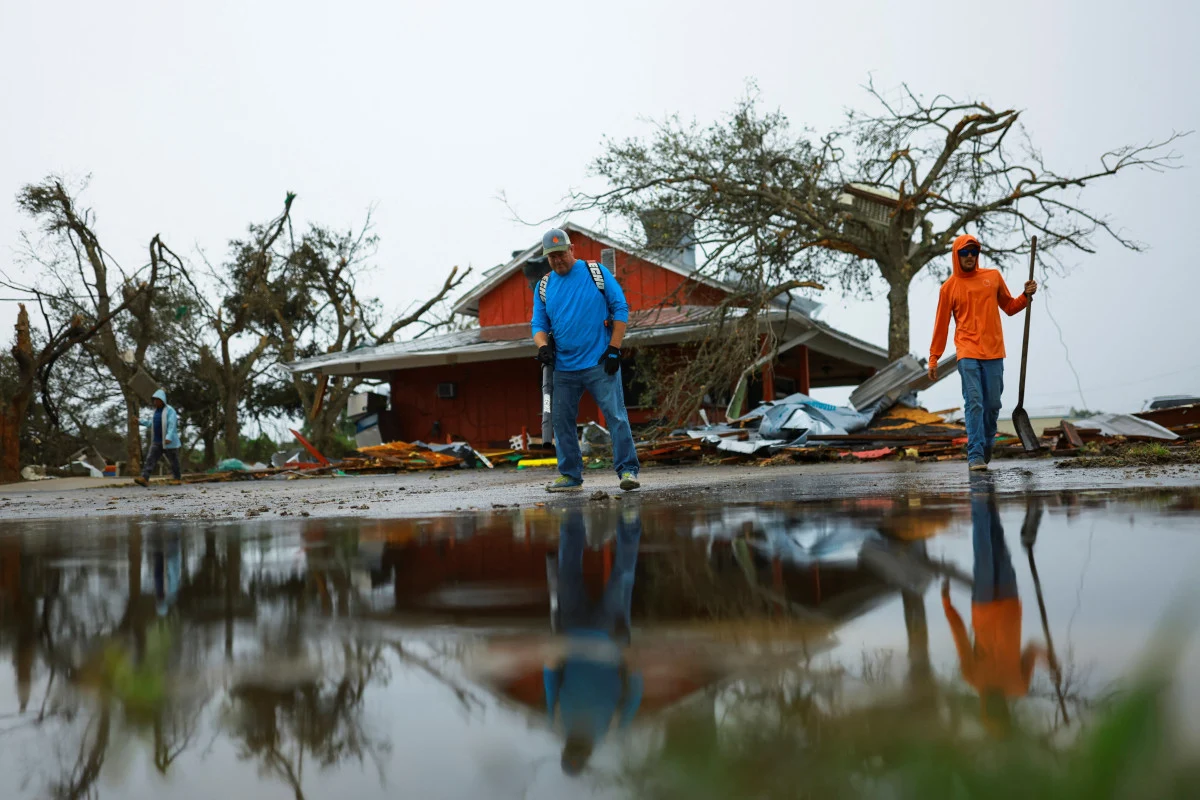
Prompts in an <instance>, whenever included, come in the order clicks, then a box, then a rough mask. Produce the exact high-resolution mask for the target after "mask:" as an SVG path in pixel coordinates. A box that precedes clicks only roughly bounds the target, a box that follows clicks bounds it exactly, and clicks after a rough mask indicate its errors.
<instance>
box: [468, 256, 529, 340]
mask: <svg viewBox="0 0 1200 800" xmlns="http://www.w3.org/2000/svg"><path fill="white" fill-rule="evenodd" d="M531 319H533V292H532V291H530V290H529V283H528V281H526V280H525V274H524V273H523V272H521V270H517V271H516V272H515V273H513V274H512V275H509V276H508V277H507V278H506V279H505V280H504V281H503V282H502V283H501V284H500V285H499V286H497V287H496V288H495V289H492V290H491V291H490V292H488V293H487V294H485V295H484V296H483V297H481V298H479V324H480V325H481V326H483V327H486V326H488V325H512V324H515V323H518V322H529V320H531Z"/></svg>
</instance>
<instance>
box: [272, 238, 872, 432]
mask: <svg viewBox="0 0 1200 800" xmlns="http://www.w3.org/2000/svg"><path fill="white" fill-rule="evenodd" d="M563 228H564V230H566V231H567V232H568V234H569V235H570V237H571V241H572V243H573V244H574V245H575V253H576V255H578V256H579V257H580V258H582V259H585V260H588V261H599V262H601V263H604V264H605V265H606V266H608V267H609V269H610V270H612V271H613V274H615V275H616V277H617V280H618V281H619V282H620V284H621V287H622V288H623V289H624V291H625V297H626V300H627V301H628V303H629V310H630V322H629V329H628V332H627V334H626V337H625V342H624V346H623V349H625V350H627V351H632V352H633V354H634V359H633V362H632V365H630V364H628V363H627V365H626V367H625V368H624V369H623V370H622V373H623V376H624V378H625V381H626V386H625V399H626V405H627V406H628V407H629V416H630V421H631V422H632V423H633V424H634V425H635V426H636V425H638V424H644V423H647V422H649V421H651V420H653V419H656V418H657V416H658V411H657V410H656V409H654V408H651V407H645V406H642V405H639V396H640V395H641V394H642V393H641V392H640V391H637V390H636V389H635V388H634V386H635V384H637V381H638V375H637V369H636V364H637V355H638V353H640V352H644V351H645V350H646V349H648V348H664V347H672V348H676V349H677V348H678V347H679V346H680V345H684V344H686V343H687V342H689V341H695V340H697V339H698V338H699V337H701V336H702V335H703V332H704V330H705V327H706V322H705V321H704V319H703V318H704V317H705V316H706V315H707V313H708V311H709V309H711V308H712V307H713V306H715V305H717V304H718V303H719V302H720V301H721V299H722V298H723V297H725V296H726V295H728V294H729V293H730V292H731V287H730V286H729V285H727V284H724V283H721V282H720V281H717V280H714V279H712V278H710V277H707V276H703V275H700V274H698V272H697V271H696V270H695V268H694V267H693V266H691V263H693V259H692V257H691V254H690V253H689V252H688V251H687V249H686V248H675V249H671V250H662V251H657V254H655V255H646V254H633V253H630V252H628V251H627V250H626V249H623V248H622V246H621V245H620V244H619V243H617V242H615V241H613V240H612V239H610V238H608V237H606V236H604V235H602V234H598V233H594V232H592V231H589V230H587V229H586V228H582V227H580V226H578V225H574V224H570V223H568V224H566V225H564V226H563ZM548 270H549V267H548V265H547V263H546V259H545V258H544V257H543V256H542V254H541V241H540V239H539V241H538V242H537V243H536V244H535V245H534V246H532V247H530V248H528V249H527V250H524V251H521V252H518V253H514V255H513V258H512V260H511V261H509V262H508V263H507V264H503V265H501V266H498V267H495V268H493V269H491V270H488V271H487V272H485V273H484V274H483V280H482V281H481V282H480V283H478V284H477V285H476V286H475V287H474V288H472V289H471V290H470V291H469V292H468V293H467V294H466V295H464V296H463V297H462V298H461V299H460V300H459V301H458V303H457V304H456V305H455V307H454V311H455V312H456V313H458V314H463V315H466V316H472V317H477V318H478V320H479V326H478V327H477V328H470V329H468V330H463V331H458V332H455V333H448V334H445V335H443V336H437V337H431V338H428V339H417V340H412V341H406V342H395V343H391V344H383V345H379V346H377V347H367V348H360V349H357V350H353V351H350V352H341V353H329V354H326V355H322V356H317V357H315V358H310V359H306V360H304V361H299V362H296V363H294V364H290V365H288V366H289V368H290V369H292V370H293V371H297V372H310V371H318V372H320V373H322V374H325V375H329V376H337V375H352V376H356V377H375V378H379V379H381V380H386V381H387V382H388V383H389V384H390V386H391V407H390V409H389V410H388V411H386V412H384V413H383V414H381V417H382V419H381V420H380V429H381V432H382V433H383V436H384V438H385V440H399V441H416V440H422V441H431V440H432V441H439V442H440V441H445V440H446V437H447V436H450V437H452V438H454V439H456V440H464V441H468V442H471V443H472V444H474V445H475V446H476V447H501V446H506V445H507V443H508V441H509V439H510V437H512V436H514V435H517V434H520V433H521V432H522V430H523V429H524V430H528V431H529V432H531V433H532V434H534V435H536V433H537V432H538V431H540V429H541V366H540V364H538V362H537V361H536V360H534V355H535V353H536V348H535V347H534V345H533V340H532V338H531V334H530V328H529V321H530V318H531V317H532V316H533V289H532V288H531V287H532V284H533V283H535V282H536V281H537V279H538V278H540V277H541V276H542V275H543V274H545V273H546V272H547V271H548ZM818 308H820V306H819V304H817V303H815V302H813V301H812V300H809V299H807V298H802V297H793V298H792V299H791V302H790V303H782V302H781V303H780V304H779V305H778V306H775V307H772V308H771V309H770V310H769V311H767V312H766V313H764V314H762V315H761V319H760V323H759V324H760V328H761V330H762V331H763V332H764V333H766V332H767V329H768V328H773V329H774V332H775V334H776V336H777V337H779V341H780V342H781V344H780V347H779V354H778V356H777V357H776V358H775V359H774V361H773V362H771V363H770V364H767V365H764V367H763V369H762V370H761V372H760V374H758V375H757V376H756V377H755V379H754V380H753V381H752V383H751V385H750V387H749V391H748V394H747V405H746V408H753V407H754V405H756V404H757V402H758V401H760V400H762V399H764V398H770V399H776V398H779V397H785V396H787V395H788V394H791V393H793V392H808V391H809V390H810V389H811V388H813V387H819V386H851V385H857V384H859V383H861V382H862V381H863V380H864V379H865V378H867V377H869V376H870V375H871V374H872V373H873V372H874V371H875V370H876V369H878V368H880V367H883V366H884V365H886V364H887V352H886V351H885V350H882V349H880V348H878V347H875V346H874V345H871V344H868V343H866V342H863V341H861V340H859V339H855V338H854V337H851V336H848V335H846V334H844V333H841V332H839V331H837V330H835V329H833V328H831V327H830V326H828V325H826V324H825V323H822V322H820V321H818V320H816V319H814V317H813V314H814V312H815V311H816V310H817V309H818ZM631 366H632V368H630V367H631ZM730 388H731V389H732V387H730ZM723 410H724V409H723V406H716V405H714V406H713V407H712V408H711V409H710V410H709V411H708V413H709V416H710V419H712V418H713V417H714V415H715V417H716V418H717V419H720V418H721V415H722V413H723ZM579 419H580V421H581V422H584V421H588V420H597V421H600V422H603V420H602V419H601V418H600V415H599V411H598V409H597V408H596V406H595V404H594V403H593V402H592V401H591V398H590V397H585V398H584V401H583V403H582V404H581V405H580V412H579Z"/></svg>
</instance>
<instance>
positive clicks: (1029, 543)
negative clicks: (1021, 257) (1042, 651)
mask: <svg viewBox="0 0 1200 800" xmlns="http://www.w3.org/2000/svg"><path fill="white" fill-rule="evenodd" d="M1030 280H1032V278H1031V279H1030ZM1041 522H1042V504H1041V501H1040V500H1038V499H1036V498H1031V499H1030V501H1029V504H1028V506H1026V508H1025V522H1024V523H1023V524H1022V525H1021V544H1023V545H1024V546H1025V554H1026V555H1027V556H1029V571H1030V573H1031V574H1032V575H1033V588H1034V590H1035V591H1036V592H1037V601H1038V612H1039V613H1040V614H1041V617H1042V633H1043V634H1044V635H1045V637H1046V656H1047V658H1046V660H1047V661H1049V662H1050V677H1051V678H1053V680H1054V693H1055V694H1057V695H1058V708H1059V710H1060V711H1062V715H1063V722H1065V723H1066V724H1068V725H1070V724H1071V716H1070V714H1068V713H1067V701H1066V698H1065V697H1063V690H1062V670H1061V669H1060V667H1059V664H1058V656H1057V655H1055V653H1054V640H1053V639H1051V638H1050V620H1049V619H1048V618H1047V616H1046V601H1045V599H1044V598H1043V597H1042V582H1041V580H1039V579H1038V571H1037V562H1035V561H1034V560H1033V545H1034V543H1035V542H1036V541H1037V534H1038V526H1039V525H1040V524H1041Z"/></svg>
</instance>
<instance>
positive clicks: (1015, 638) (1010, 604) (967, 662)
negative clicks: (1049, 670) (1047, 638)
mask: <svg viewBox="0 0 1200 800" xmlns="http://www.w3.org/2000/svg"><path fill="white" fill-rule="evenodd" d="M942 608H943V609H944V610H945V612H946V620H947V621H948V622H949V623H950V631H951V633H953V634H954V645H955V647H957V648H958V660H959V663H960V664H962V673H963V678H964V679H965V680H966V681H967V683H969V684H971V686H973V687H975V690H976V691H978V692H979V693H980V694H982V693H983V692H985V691H987V690H989V689H999V690H1001V691H1003V692H1004V694H1005V695H1006V696H1007V697H1024V696H1025V695H1026V694H1028V693H1029V682H1030V680H1031V679H1032V678H1033V665H1034V660H1035V658H1036V656H1037V652H1038V650H1039V648H1037V647H1035V646H1033V645H1030V646H1029V647H1027V648H1025V652H1024V653H1022V652H1021V601H1020V600H1018V599H1017V598H1015V597H1009V598H1005V599H1003V600H994V601H992V602H990V603H972V604H971V625H972V626H973V627H974V628H975V645H974V646H972V645H971V640H970V637H969V636H968V635H967V629H966V626H964V625H963V621H962V617H960V616H959V615H958V612H957V611H955V610H954V606H952V605H951V604H950V598H948V597H945V596H943V597H942Z"/></svg>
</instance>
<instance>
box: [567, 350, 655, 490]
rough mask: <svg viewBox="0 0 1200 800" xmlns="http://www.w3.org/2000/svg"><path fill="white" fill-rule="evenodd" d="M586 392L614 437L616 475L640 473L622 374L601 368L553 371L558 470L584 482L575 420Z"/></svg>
mask: <svg viewBox="0 0 1200 800" xmlns="http://www.w3.org/2000/svg"><path fill="white" fill-rule="evenodd" d="M584 391H587V392H588V393H589V394H591V396H592V397H593V398H595V400H596V405H598V406H600V411H601V413H603V414H604V421H605V423H607V425H608V433H609V435H610V436H612V448H613V466H614V467H616V470H617V475H620V474H621V473H624V472H632V473H633V474H634V475H637V474H638V471H639V469H640V466H639V465H638V459H637V448H636V447H635V446H634V444H633V432H632V431H631V430H630V429H629V414H628V413H627V412H626V411H625V392H624V391H623V390H622V389H621V373H620V371H618V372H617V374H616V375H609V374H608V373H606V372H605V371H604V367H602V366H599V365H597V366H594V367H592V368H591V369H581V370H578V371H574V372H559V371H558V370H555V371H554V411H553V415H554V447H555V452H556V453H557V455H558V471H559V472H560V473H561V474H563V475H566V476H567V477H568V478H571V479H572V480H576V481H579V482H580V483H582V482H583V456H582V454H580V452H579V433H578V432H577V431H576V429H575V420H576V418H577V417H578V416H579V400H580V399H581V398H582V397H583V393H584Z"/></svg>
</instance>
